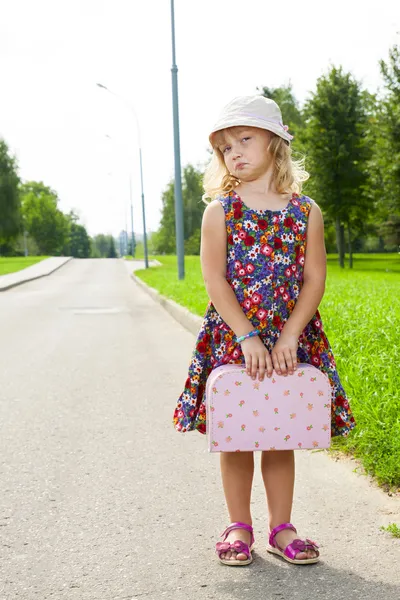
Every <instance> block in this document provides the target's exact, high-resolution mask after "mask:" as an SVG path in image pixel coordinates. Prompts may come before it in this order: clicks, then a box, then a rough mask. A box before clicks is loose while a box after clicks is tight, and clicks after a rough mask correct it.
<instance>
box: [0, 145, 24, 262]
mask: <svg viewBox="0 0 400 600" xmlns="http://www.w3.org/2000/svg"><path fill="white" fill-rule="evenodd" d="M18 185H19V177H18V173H17V163H16V159H15V157H13V156H11V155H10V152H9V149H8V146H7V144H6V142H5V141H4V140H3V139H0V217H1V218H0V254H1V253H6V252H9V251H10V248H11V243H12V242H13V240H15V238H16V237H17V236H18V234H19V233H20V229H21V215H20V198H19V194H18Z"/></svg>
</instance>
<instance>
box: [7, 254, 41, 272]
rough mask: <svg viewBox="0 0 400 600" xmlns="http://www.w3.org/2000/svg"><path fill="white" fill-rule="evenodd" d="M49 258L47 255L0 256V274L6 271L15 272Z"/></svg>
mask: <svg viewBox="0 0 400 600" xmlns="http://www.w3.org/2000/svg"><path fill="white" fill-rule="evenodd" d="M45 258H49V257H48V256H12V257H7V258H0V275H7V273H15V272H16V271H21V270H22V269H26V267H31V266H32V265H34V264H36V263H38V262H40V261H41V260H44V259H45Z"/></svg>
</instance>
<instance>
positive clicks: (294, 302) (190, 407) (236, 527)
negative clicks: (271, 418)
mask: <svg viewBox="0 0 400 600" xmlns="http://www.w3.org/2000/svg"><path fill="white" fill-rule="evenodd" d="M287 129H288V128H287V127H286V126H284V125H283V124H282V116H281V112H280V109H279V107H278V105H277V104H276V103H275V102H274V101H273V100H269V99H267V98H264V97H263V96H249V97H248V96H244V97H239V98H235V99H234V100H233V101H232V102H231V103H230V104H228V105H227V106H226V107H225V108H224V109H223V111H222V114H221V115H220V118H219V120H218V122H217V123H216V125H215V126H214V128H213V130H212V132H211V135H210V142H211V145H212V147H213V157H212V160H211V162H210V164H209V166H208V168H207V170H206V173H205V177H204V188H205V191H206V194H205V196H206V197H209V198H211V199H213V201H212V202H210V203H209V204H208V206H207V208H206V209H205V211H204V217H203V223H202V241H201V265H202V272H203V277H204V281H205V285H206V289H207V292H208V295H209V297H210V300H211V302H210V304H209V305H208V308H207V312H206V315H205V317H204V321H203V325H202V327H201V330H200V333H199V336H198V339H197V342H196V347H195V350H194V353H193V358H192V362H191V364H190V367H189V376H188V378H187V381H186V384H185V389H184V391H183V393H182V395H181V396H180V398H179V401H178V404H177V407H176V410H175V413H174V425H175V428H176V429H177V430H178V431H181V432H186V431H190V430H193V429H197V430H198V431H199V432H200V433H205V432H206V425H205V419H206V413H205V398H204V390H205V385H206V381H207V377H208V376H209V374H210V372H211V370H212V369H215V368H216V367H219V366H220V365H223V364H226V363H245V365H246V370H247V373H248V375H249V376H250V377H252V378H253V379H255V378H256V377H258V378H259V379H260V380H263V379H264V377H271V375H272V373H273V371H274V370H275V371H276V373H278V374H281V375H284V376H287V374H293V372H294V371H295V370H296V365H297V362H303V363H309V364H312V365H314V366H315V367H317V368H319V369H320V370H321V371H322V372H324V373H325V374H326V375H328V377H329V380H330V383H331V386H332V421H331V432H332V436H337V435H342V436H347V435H348V434H349V432H350V431H351V429H353V428H354V426H355V421H354V417H353V416H352V413H351V410H350V407H349V403H348V400H347V398H346V394H345V392H344V390H343V387H342V385H341V383H340V380H339V377H338V373H337V371H336V368H335V359H334V356H333V353H332V350H331V347H330V344H329V342H328V339H327V337H326V335H325V333H324V329H323V326H322V322H321V317H320V314H319V312H318V310H317V309H318V306H319V304H320V302H321V299H322V297H323V294H324V290H325V277H326V254H325V244H324V225H323V218H322V214H321V210H320V208H319V207H318V205H317V204H316V203H315V202H314V201H313V200H311V199H310V198H308V197H307V196H304V195H302V194H301V186H302V182H303V181H305V180H306V179H307V178H308V174H307V173H306V172H305V171H304V170H303V168H302V164H301V162H296V161H294V160H293V159H292V157H291V147H290V141H291V139H292V136H291V135H290V134H289V133H288V131H287ZM306 246H307V252H306ZM256 330H257V331H258V332H259V333H258V335H254V334H255V331H256ZM238 338H240V340H238ZM220 459H221V473H222V482H223V488H224V493H225V498H226V503H227V507H228V512H229V516H230V520H231V525H230V526H229V527H228V528H227V529H226V530H225V532H224V533H223V534H222V535H223V536H224V537H223V541H222V542H219V543H218V544H217V546H216V552H217V555H218V558H219V560H220V561H221V562H222V563H223V564H227V565H246V564H249V563H250V562H251V561H252V556H251V549H252V546H253V544H254V536H253V529H252V518H251V514H250V496H251V487H252V480H253V472H254V457H253V452H238V453H236V452H221V454H220ZM261 470H262V477H263V481H264V485H265V490H266V494H267V501H268V510H269V528H270V535H269V547H268V548H267V549H268V550H269V551H270V552H273V553H274V554H278V555H280V556H281V557H282V558H284V559H285V560H287V561H289V562H292V563H295V564H309V563H315V562H317V561H318V560H319V551H318V550H317V548H318V545H317V544H316V543H315V542H312V541H311V540H309V539H306V540H301V539H298V538H297V536H296V533H297V531H296V529H295V527H294V526H293V525H292V524H291V523H290V518H291V510H292V500H293V489H294V474H295V462H294V452H293V451H292V450H288V451H279V452H262V456H261Z"/></svg>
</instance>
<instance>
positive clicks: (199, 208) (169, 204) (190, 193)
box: [154, 164, 205, 254]
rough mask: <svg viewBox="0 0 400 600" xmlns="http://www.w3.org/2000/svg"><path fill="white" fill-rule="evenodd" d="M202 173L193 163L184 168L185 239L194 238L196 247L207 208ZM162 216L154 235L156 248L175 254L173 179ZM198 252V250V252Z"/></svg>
mask: <svg viewBox="0 0 400 600" xmlns="http://www.w3.org/2000/svg"><path fill="white" fill-rule="evenodd" d="M202 177H203V175H202V173H201V172H200V171H199V170H198V169H196V168H195V167H194V166H193V165H190V164H189V165H186V166H185V167H184V169H183V181H182V200H183V213H184V240H185V244H186V241H187V240H188V239H189V238H193V240H192V244H191V248H192V249H196V247H195V245H193V244H195V240H196V239H199V236H198V235H197V234H196V232H197V231H198V230H200V227H201V220H202V216H203V212H204V208H205V204H204V203H203V202H202V200H201V197H202V195H203V187H202ZM161 212H162V216H161V223H160V228H159V230H158V232H157V234H156V235H155V236H154V249H155V252H157V253H161V254H162V253H165V254H173V253H175V251H176V241H175V240H176V236H175V184H174V180H171V181H170V182H169V183H168V185H167V188H166V190H165V191H164V192H163V195H162V209H161ZM196 253H198V252H196Z"/></svg>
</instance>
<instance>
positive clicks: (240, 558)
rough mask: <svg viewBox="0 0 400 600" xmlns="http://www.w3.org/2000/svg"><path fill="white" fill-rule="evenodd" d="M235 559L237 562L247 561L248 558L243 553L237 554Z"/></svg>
mask: <svg viewBox="0 0 400 600" xmlns="http://www.w3.org/2000/svg"><path fill="white" fill-rule="evenodd" d="M236 558H237V559H238V560H247V559H248V556H246V555H245V554H243V552H241V553H240V554H237V555H236Z"/></svg>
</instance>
